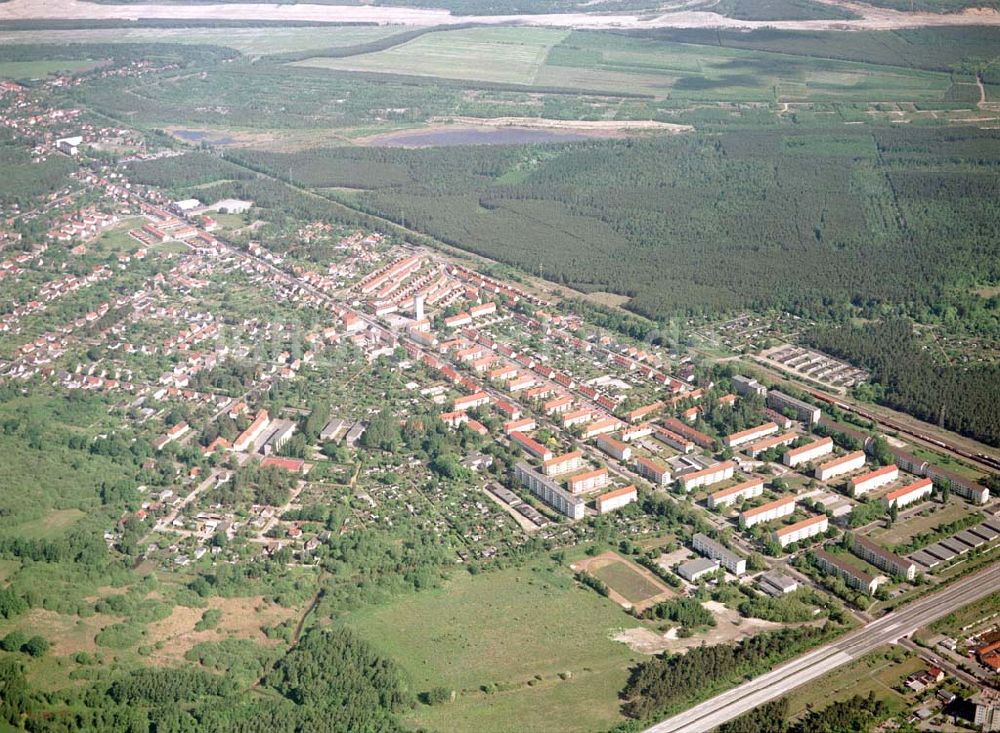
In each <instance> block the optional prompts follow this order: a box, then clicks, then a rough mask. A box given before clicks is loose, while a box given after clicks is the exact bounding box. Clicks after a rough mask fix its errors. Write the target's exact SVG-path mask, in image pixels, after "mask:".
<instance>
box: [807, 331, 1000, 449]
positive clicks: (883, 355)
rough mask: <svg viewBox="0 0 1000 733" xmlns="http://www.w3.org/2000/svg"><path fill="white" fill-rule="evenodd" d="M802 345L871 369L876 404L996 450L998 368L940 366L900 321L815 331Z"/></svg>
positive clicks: (999, 407)
mask: <svg viewBox="0 0 1000 733" xmlns="http://www.w3.org/2000/svg"><path fill="white" fill-rule="evenodd" d="M807 341H808V342H809V343H810V344H812V345H813V346H815V347H817V348H820V349H822V350H824V351H826V352H828V353H830V354H833V355H835V356H840V357H843V358H844V359H848V360H850V361H851V362H853V363H856V364H860V365H862V366H865V367H867V368H868V369H870V370H871V372H872V376H873V378H874V380H875V381H876V382H877V383H878V384H879V385H880V386H881V387H880V389H879V392H878V394H876V399H877V400H879V401H881V402H884V403H885V404H887V405H890V406H891V407H895V408H897V409H899V410H902V411H903V412H907V413H909V414H911V415H914V416H916V417H919V418H921V419H922V420H927V421H928V422H932V423H941V424H943V425H944V427H946V428H948V429H949V430H955V431H957V432H960V433H964V434H966V435H971V436H973V437H975V438H978V439H979V440H982V441H983V442H985V443H989V444H990V445H1000V401H998V400H997V387H998V385H1000V365H998V364H995V363H994V364H975V365H968V366H966V365H957V364H947V363H942V362H941V361H940V360H938V359H935V358H934V356H933V355H932V354H931V353H930V352H929V351H928V350H927V349H926V347H925V345H923V344H922V343H921V342H920V341H919V339H918V338H917V336H916V335H915V333H914V331H913V326H912V324H911V323H910V322H909V321H906V320H904V319H894V320H891V321H885V322H880V323H869V324H866V325H864V326H860V327H853V326H840V327H830V328H820V329H816V330H814V331H812V332H810V333H809V334H808V335H807Z"/></svg>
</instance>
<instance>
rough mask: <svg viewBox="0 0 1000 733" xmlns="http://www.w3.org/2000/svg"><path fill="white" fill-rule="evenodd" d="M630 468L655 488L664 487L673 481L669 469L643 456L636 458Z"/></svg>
mask: <svg viewBox="0 0 1000 733" xmlns="http://www.w3.org/2000/svg"><path fill="white" fill-rule="evenodd" d="M632 468H633V469H634V470H635V472H636V473H637V474H639V475H640V476H642V477H643V478H644V479H648V480H649V481H652V482H653V483H654V484H656V485H657V486H666V485H667V484H669V483H670V482H671V481H672V480H673V477H672V476H671V474H670V469H669V468H667V467H666V466H662V465H660V464H659V463H657V462H656V461H654V460H652V459H650V458H646V457H645V456H636V457H635V461H633V463H632Z"/></svg>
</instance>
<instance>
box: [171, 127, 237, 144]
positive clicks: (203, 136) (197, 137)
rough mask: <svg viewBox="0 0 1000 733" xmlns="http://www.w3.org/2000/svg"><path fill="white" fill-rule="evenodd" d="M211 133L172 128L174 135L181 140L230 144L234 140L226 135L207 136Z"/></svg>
mask: <svg viewBox="0 0 1000 733" xmlns="http://www.w3.org/2000/svg"><path fill="white" fill-rule="evenodd" d="M211 134H212V133H210V132H206V131H205V130H174V135H176V136H177V137H179V138H180V139H181V140H187V141H188V142H189V143H206V144H208V145H232V144H233V143H234V142H235V140H233V138H231V137H228V136H223V137H219V138H215V139H214V140H213V139H210V138H209V137H208V136H209V135H211Z"/></svg>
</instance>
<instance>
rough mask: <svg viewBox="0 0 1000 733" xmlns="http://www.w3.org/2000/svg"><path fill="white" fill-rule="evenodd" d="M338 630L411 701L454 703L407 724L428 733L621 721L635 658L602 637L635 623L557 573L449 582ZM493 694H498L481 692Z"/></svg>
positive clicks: (426, 710) (460, 577)
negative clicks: (386, 661) (420, 696)
mask: <svg viewBox="0 0 1000 733" xmlns="http://www.w3.org/2000/svg"><path fill="white" fill-rule="evenodd" d="M344 621H345V623H346V624H347V625H348V626H350V627H352V628H354V629H356V630H357V631H358V632H359V633H360V634H361V635H362V636H364V637H365V638H367V639H368V640H369V641H370V642H371V643H372V644H374V645H375V646H376V647H377V648H378V649H379V650H380V651H381V652H382V653H383V654H386V655H388V656H390V657H391V658H393V659H394V660H396V661H397V662H398V663H399V664H400V665H401V666H402V668H403V669H404V670H405V672H406V673H407V675H408V677H409V679H410V684H411V685H412V687H413V689H414V691H416V692H421V691H426V690H428V689H430V688H432V687H436V686H443V687H446V688H448V689H454V690H456V691H457V692H458V699H457V700H456V701H455V702H454V703H451V704H447V705H442V706H435V707H420V708H418V709H417V710H416V711H415V712H414V713H413V714H412V718H413V722H414V723H415V724H418V725H420V726H423V727H424V728H426V729H428V730H432V731H449V732H451V731H463V730H464V731H483V730H491V731H492V730H546V729H552V727H553V725H554V723H553V721H561V722H560V723H559V724H558V725H555V726H554V727H557V728H559V729H560V730H567V731H574V730H578V731H588V730H606V729H607V728H609V727H611V726H612V725H614V724H615V723H616V722H618V721H619V720H620V716H619V713H618V704H619V703H618V699H617V695H618V691H619V690H620V689H621V688H622V687H623V686H624V684H625V681H626V679H627V677H628V667H629V665H630V660H632V659H633V656H632V654H631V652H630V651H629V649H628V648H627V647H626V646H624V645H623V644H620V643H617V642H614V641H611V640H610V638H609V637H610V635H611V634H612V633H613V632H614V631H615V630H616V629H619V628H622V627H627V626H635V625H636V622H635V621H634V620H632V619H630V617H628V616H627V615H625V614H624V613H623V612H622V610H621V609H620V608H619V607H618V606H617V605H615V604H614V603H612V602H611V601H609V600H607V599H605V598H602V597H600V596H599V595H597V594H596V593H594V592H593V591H590V590H587V589H583V588H580V587H579V586H577V584H576V583H575V582H574V581H573V580H572V578H571V576H570V574H569V571H568V570H565V569H563V568H553V567H552V566H549V565H545V564H540V565H535V566H531V567H523V568H514V569H509V570H502V571H498V572H493V573H485V574H482V575H476V576H471V575H468V574H465V573H463V572H457V573H456V575H455V577H454V578H453V579H451V580H450V581H448V582H447V584H446V585H445V587H444V588H442V589H439V590H434V591H428V592H424V593H421V594H419V595H412V596H407V597H405V598H402V599H400V600H397V601H395V602H392V603H389V604H387V605H384V606H378V607H371V608H366V609H364V610H361V611H358V612H355V613H352V614H350V615H349V616H347V617H346V618H345V619H344ZM567 672H569V673H570V674H571V676H570V677H569V678H568V679H561V678H560V674H564V673H567ZM536 675H537V676H539V677H540V678H541V679H540V680H536V679H535V676H536ZM529 681H530V682H532V683H533V685H532V686H529V685H528V683H529ZM491 685H497V686H498V687H499V691H494V692H493V694H484V693H483V692H482V691H481V689H480V688H482V687H484V686H486V687H490V686H491ZM490 689H491V690H493V689H496V688H490Z"/></svg>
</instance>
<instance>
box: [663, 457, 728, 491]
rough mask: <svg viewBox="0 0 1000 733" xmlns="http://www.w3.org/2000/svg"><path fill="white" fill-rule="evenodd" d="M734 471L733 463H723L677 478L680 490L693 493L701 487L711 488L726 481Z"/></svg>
mask: <svg viewBox="0 0 1000 733" xmlns="http://www.w3.org/2000/svg"><path fill="white" fill-rule="evenodd" d="M735 471H736V464H735V463H734V462H733V461H723V462H722V463H716V464H715V465H714V466H709V467H708V468H703V469H701V470H700V471H692V472H691V473H685V474H683V475H681V476H679V477H678V479H677V480H678V481H680V482H681V488H682V489H684V490H685V491H693V490H694V489H697V488H699V487H701V486H711V485H712V484H717V483H719V482H720V481H728V480H729V479H731V478H732V477H733V473H734V472H735Z"/></svg>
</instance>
